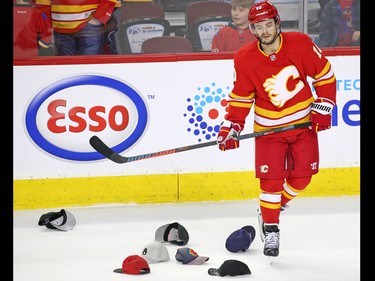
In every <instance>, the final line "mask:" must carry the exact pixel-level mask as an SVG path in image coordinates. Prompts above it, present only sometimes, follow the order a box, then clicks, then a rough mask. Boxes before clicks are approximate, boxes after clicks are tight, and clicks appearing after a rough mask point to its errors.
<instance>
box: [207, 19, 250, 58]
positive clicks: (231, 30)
mask: <svg viewBox="0 0 375 281" xmlns="http://www.w3.org/2000/svg"><path fill="white" fill-rule="evenodd" d="M256 40H257V39H256V38H255V36H254V34H253V33H252V32H251V31H250V28H246V29H240V28H238V27H237V26H236V25H235V24H233V23H229V24H228V25H227V26H224V27H222V28H221V29H220V30H219V31H218V32H217V33H216V34H215V36H214V38H213V39H212V48H211V50H212V51H213V52H223V51H237V50H239V49H240V48H241V47H243V46H245V45H246V44H249V43H251V42H254V41H256Z"/></svg>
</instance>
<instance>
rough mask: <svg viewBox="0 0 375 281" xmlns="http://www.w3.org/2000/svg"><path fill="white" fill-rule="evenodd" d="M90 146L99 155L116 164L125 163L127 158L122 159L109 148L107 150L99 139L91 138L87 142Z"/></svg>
mask: <svg viewBox="0 0 375 281" xmlns="http://www.w3.org/2000/svg"><path fill="white" fill-rule="evenodd" d="M89 142H90V145H91V146H92V147H93V148H94V149H95V150H96V151H97V152H99V153H100V154H102V155H103V156H105V157H106V158H108V159H110V160H112V161H113V162H116V163H119V164H121V163H126V162H127V157H123V156H121V155H119V154H117V153H115V152H114V151H113V150H112V149H111V148H109V147H108V146H107V145H106V144H105V143H104V142H103V141H102V140H101V139H100V138H99V137H97V136H92V137H91V138H90V140H89Z"/></svg>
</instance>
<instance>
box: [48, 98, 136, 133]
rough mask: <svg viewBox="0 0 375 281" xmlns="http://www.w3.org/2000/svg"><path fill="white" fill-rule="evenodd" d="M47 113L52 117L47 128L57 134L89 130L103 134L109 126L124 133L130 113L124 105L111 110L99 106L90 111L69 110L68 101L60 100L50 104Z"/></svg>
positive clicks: (78, 108) (82, 109)
mask: <svg viewBox="0 0 375 281" xmlns="http://www.w3.org/2000/svg"><path fill="white" fill-rule="evenodd" d="M47 111H48V113H49V115H50V116H51V117H50V118H49V119H48V120H47V128H48V129H49V130H50V131H51V132H52V133H55V134H61V133H64V132H66V131H69V132H72V133H81V132H83V131H85V130H86V129H87V128H88V130H89V131H92V132H101V131H103V130H104V129H105V128H106V127H107V126H109V127H110V128H111V129H112V130H113V131H122V130H125V129H126V128H127V126H128V125H129V111H128V109H127V108H126V107H125V106H123V105H115V106H113V107H111V108H106V107H104V106H101V105H97V106H93V107H91V108H88V109H87V108H86V107H84V106H75V107H72V108H70V109H69V110H67V101H66V100H62V99H59V100H54V101H52V102H50V103H49V104H48V107H47ZM90 121H92V122H90Z"/></svg>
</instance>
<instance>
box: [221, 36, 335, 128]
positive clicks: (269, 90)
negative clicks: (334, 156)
mask: <svg viewBox="0 0 375 281" xmlns="http://www.w3.org/2000/svg"><path fill="white" fill-rule="evenodd" d="M280 39H281V41H280V46H279V48H278V50H277V51H276V52H275V53H274V54H271V55H267V54H266V53H264V52H263V51H262V50H261V48H260V43H259V42H254V43H252V44H249V45H247V46H245V47H243V48H241V49H240V50H239V51H238V52H237V53H236V55H235V57H234V68H235V74H234V87H233V89H232V92H231V93H230V95H229V99H228V113H227V115H226V119H227V120H230V121H231V122H233V123H238V124H240V125H241V126H244V124H245V118H246V116H247V115H248V114H249V112H250V109H251V108H252V106H253V104H254V131H255V132H259V131H263V130H267V129H271V128H276V127H282V126H288V125H293V124H299V123H303V122H308V121H310V110H311V103H312V102H313V101H314V100H315V98H316V96H317V97H324V98H328V99H330V100H331V101H332V102H333V103H336V77H335V75H334V73H333V71H332V69H331V64H330V62H329V61H328V60H327V59H326V57H324V56H323V55H322V51H321V50H320V49H319V48H318V47H317V46H316V45H315V44H314V43H313V42H312V40H311V38H310V37H309V36H308V35H306V34H304V33H299V32H286V33H282V34H280ZM308 77H310V78H311V82H312V85H313V86H314V88H315V91H316V92H315V94H316V96H314V95H315V94H313V92H312V89H311V87H310V85H309V83H308ZM299 132H300V130H291V131H286V132H284V133H281V134H285V135H294V134H298V133H299ZM279 135H280V134H279Z"/></svg>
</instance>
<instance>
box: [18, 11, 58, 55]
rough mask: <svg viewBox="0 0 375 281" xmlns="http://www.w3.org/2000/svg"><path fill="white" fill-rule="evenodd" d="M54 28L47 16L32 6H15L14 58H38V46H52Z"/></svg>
mask: <svg viewBox="0 0 375 281" xmlns="http://www.w3.org/2000/svg"><path fill="white" fill-rule="evenodd" d="M52 33H53V31H52V26H51V23H50V21H49V20H48V18H47V16H46V15H45V14H43V13H42V12H41V11H40V10H38V9H36V8H35V6H32V5H17V4H15V5H14V6H13V57H14V58H31V57H35V56H38V45H39V46H41V47H42V48H48V47H49V46H50V45H51V44H52Z"/></svg>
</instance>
